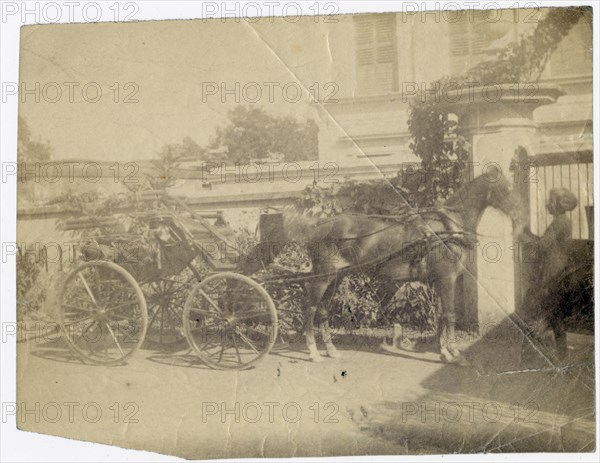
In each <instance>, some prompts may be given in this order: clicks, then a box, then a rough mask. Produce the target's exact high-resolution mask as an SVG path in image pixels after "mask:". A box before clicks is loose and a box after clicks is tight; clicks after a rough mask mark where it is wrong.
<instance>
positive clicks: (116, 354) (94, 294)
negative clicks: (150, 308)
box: [59, 261, 148, 365]
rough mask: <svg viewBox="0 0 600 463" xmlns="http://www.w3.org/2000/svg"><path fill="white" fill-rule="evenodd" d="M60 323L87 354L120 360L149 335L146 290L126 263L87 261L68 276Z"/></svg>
mask: <svg viewBox="0 0 600 463" xmlns="http://www.w3.org/2000/svg"><path fill="white" fill-rule="evenodd" d="M59 302H60V324H61V328H62V332H63V334H64V336H65V339H66V341H67V343H68V345H69V347H70V348H71V350H72V351H73V352H75V353H76V354H77V355H78V356H79V357H81V359H82V360H84V361H87V362H89V363H93V364H97V365H116V364H120V363H123V362H124V361H125V360H126V359H127V358H128V357H130V356H131V355H132V354H133V353H134V352H135V351H136V350H137V349H138V348H139V347H140V346H141V344H142V342H143V341H144V336H145V334H146V328H147V326H148V312H147V309H146V301H145V299H144V294H143V293H142V290H141V289H140V287H139V285H138V284H137V282H136V281H135V279H134V278H133V277H132V276H131V275H130V274H129V272H127V271H126V270H125V269H124V268H122V267H120V266H119V265H117V264H114V263H112V262H105V261H98V262H86V263H84V264H82V265H80V266H78V267H77V268H75V269H74V270H73V271H72V272H71V273H70V274H69V275H68V276H67V278H66V280H65V282H64V283H63V286H62V288H61V292H60V298H59Z"/></svg>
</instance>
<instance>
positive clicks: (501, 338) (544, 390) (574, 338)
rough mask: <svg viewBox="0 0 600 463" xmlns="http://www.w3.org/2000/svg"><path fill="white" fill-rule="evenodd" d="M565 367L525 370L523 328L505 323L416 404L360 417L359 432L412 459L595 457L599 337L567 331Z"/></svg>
mask: <svg viewBox="0 0 600 463" xmlns="http://www.w3.org/2000/svg"><path fill="white" fill-rule="evenodd" d="M568 341H569V346H570V349H569V355H568V357H567V359H566V361H565V362H564V363H562V364H552V363H548V361H547V359H546V358H545V356H544V355H541V354H540V356H539V357H540V358H538V359H537V362H534V364H525V365H522V364H521V354H522V351H523V342H527V341H526V340H525V339H524V337H523V335H522V332H521V330H520V329H519V328H518V326H517V325H516V324H515V321H514V320H513V319H511V318H507V319H505V320H504V321H502V322H501V323H500V324H498V325H497V326H495V327H494V329H492V330H488V331H487V332H486V335H485V337H482V338H481V339H480V340H478V341H476V342H474V343H473V344H472V345H471V346H469V347H468V348H467V349H466V350H465V351H464V356H465V358H466V359H467V360H468V362H469V365H470V366H458V365H453V364H452V365H450V364H448V365H445V366H442V367H441V368H439V369H437V370H436V371H435V372H434V373H433V374H431V375H430V376H428V377H427V378H426V379H425V380H424V381H423V382H421V384H420V385H419V386H421V387H425V388H426V389H427V391H428V392H427V393H426V394H423V395H421V396H420V397H419V399H418V400H416V401H412V402H401V401H382V402H379V403H376V404H375V405H373V406H371V407H369V409H368V410H367V411H366V412H365V413H362V414H360V415H359V414H356V416H357V417H358V418H357V419H356V420H355V421H356V422H357V424H359V426H360V428H361V430H362V431H363V432H366V433H368V434H370V435H372V437H376V438H383V439H389V440H391V441H394V442H395V443H399V444H400V445H403V446H406V447H407V448H408V449H409V451H410V453H438V452H439V451H443V453H453V452H460V453H474V452H542V451H543V452H548V451H554V452H565V451H570V452H586V451H587V452H589V451H593V450H594V449H595V397H594V391H595V382H594V339H593V337H591V336H584V335H578V334H574V333H569V335H568Z"/></svg>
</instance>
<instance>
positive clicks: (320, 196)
mask: <svg viewBox="0 0 600 463" xmlns="http://www.w3.org/2000/svg"><path fill="white" fill-rule="evenodd" d="M295 206H296V208H297V209H298V210H300V211H302V213H303V214H304V215H307V216H309V217H330V216H332V215H336V214H339V213H340V212H342V205H341V204H340V201H339V200H338V198H337V195H336V190H335V188H334V186H333V185H332V186H331V187H329V188H328V187H322V186H320V185H319V184H318V183H316V182H314V183H313V184H312V185H309V186H307V187H306V188H305V189H304V191H303V192H302V197H301V198H299V199H298V200H296V203H295Z"/></svg>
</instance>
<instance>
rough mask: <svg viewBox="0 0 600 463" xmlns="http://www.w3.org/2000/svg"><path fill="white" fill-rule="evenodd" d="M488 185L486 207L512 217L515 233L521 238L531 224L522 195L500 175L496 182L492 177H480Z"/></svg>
mask: <svg viewBox="0 0 600 463" xmlns="http://www.w3.org/2000/svg"><path fill="white" fill-rule="evenodd" d="M480 178H481V179H482V181H484V182H485V183H486V186H487V188H486V191H487V192H486V195H487V196H486V206H491V207H494V208H496V209H498V210H500V211H502V212H504V213H505V214H506V215H508V216H509V217H510V219H511V220H512V223H513V229H514V231H513V233H514V235H515V236H520V235H521V234H522V233H523V231H524V229H525V228H526V227H527V226H528V224H529V215H528V214H527V207H526V206H525V203H524V201H523V198H522V196H521V194H519V192H518V191H517V190H516V189H515V188H514V187H513V185H512V184H511V182H510V181H509V180H508V179H507V178H506V177H505V176H504V175H499V176H498V177H497V178H496V179H494V181H492V180H491V179H490V177H480Z"/></svg>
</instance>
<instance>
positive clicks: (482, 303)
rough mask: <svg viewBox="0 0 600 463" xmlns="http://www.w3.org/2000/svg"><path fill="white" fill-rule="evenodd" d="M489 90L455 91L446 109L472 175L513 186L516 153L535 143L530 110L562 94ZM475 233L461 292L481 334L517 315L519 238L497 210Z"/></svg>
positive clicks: (490, 212) (548, 90)
mask: <svg viewBox="0 0 600 463" xmlns="http://www.w3.org/2000/svg"><path fill="white" fill-rule="evenodd" d="M493 88H494V90H495V93H494V95H493V99H492V98H491V97H490V91H489V87H478V88H469V92H468V93H465V91H464V90H463V91H462V92H461V91H460V90H459V91H458V95H452V96H449V97H448V100H449V101H451V103H448V109H449V110H450V111H451V112H453V113H455V114H456V115H457V117H458V120H459V123H460V126H461V127H462V129H463V133H464V135H465V136H466V137H467V139H468V140H469V141H470V142H471V144H472V159H471V161H472V162H473V166H472V170H473V176H474V177H478V176H480V175H484V176H486V177H487V178H488V181H490V182H494V181H498V179H499V178H493V175H492V174H491V172H495V171H496V169H499V170H500V172H501V175H502V176H504V177H506V176H508V179H509V180H510V181H511V182H514V181H515V178H513V173H512V172H511V170H512V167H513V164H514V162H515V161H517V162H518V160H515V153H516V152H517V149H519V148H520V147H523V148H525V149H526V150H528V151H530V152H531V151H532V149H533V147H534V146H535V145H536V144H537V142H538V139H539V133H538V128H537V125H536V124H535V122H534V121H533V111H534V110H535V109H536V108H538V107H539V106H541V105H545V104H551V103H554V102H555V101H556V99H557V98H558V97H559V96H560V95H562V91H561V90H560V88H559V87H557V86H551V85H547V86H542V85H537V86H536V92H535V94H534V95H533V96H531V97H528V98H521V97H519V96H518V94H519V92H518V91H517V92H515V89H514V85H505V86H502V85H496V84H494V87H493ZM529 93H531V92H529ZM492 167H495V168H496V169H493V168H492ZM519 177H520V176H517V179H519ZM513 188H519V186H518V185H513ZM477 233H478V238H477V245H476V249H475V256H476V257H475V258H474V259H472V262H470V263H469V268H468V269H467V270H468V272H469V273H470V274H471V275H473V276H474V278H470V279H467V280H466V281H465V288H464V292H465V301H473V302H472V304H473V303H476V306H477V307H476V309H475V308H466V312H467V313H476V314H477V319H478V324H479V330H480V332H481V331H482V328H483V327H485V326H488V327H489V326H490V325H492V326H493V325H494V324H497V323H499V322H500V321H501V320H503V319H505V318H506V317H507V316H508V315H510V314H512V313H513V312H515V309H516V307H517V304H518V301H517V299H520V295H519V294H518V292H519V290H518V288H519V286H520V284H519V283H518V280H519V277H518V276H517V275H518V272H517V261H518V259H516V258H515V257H518V254H519V253H518V251H517V250H516V249H515V246H514V243H515V242H516V241H517V239H518V237H515V236H513V229H512V223H511V220H510V218H509V217H507V216H506V215H504V214H503V213H501V212H500V211H497V210H495V209H492V208H488V209H487V210H486V211H485V213H484V214H483V216H482V218H481V221H480V223H479V227H478V229H477ZM475 301H476V302H475Z"/></svg>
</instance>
